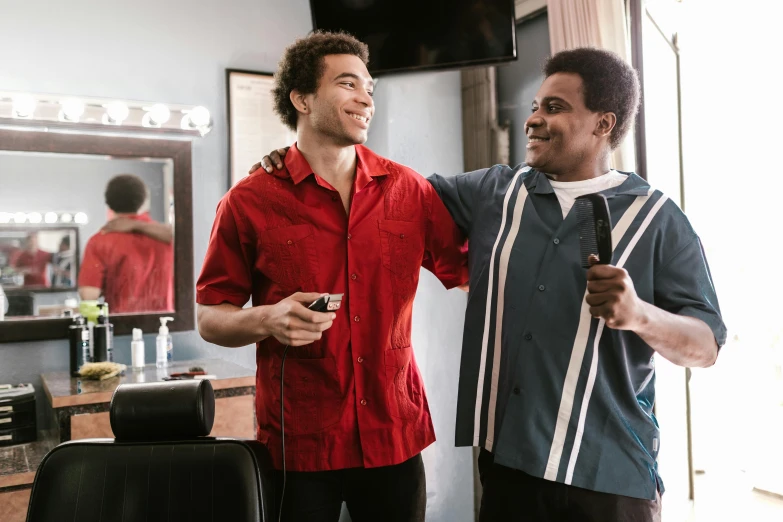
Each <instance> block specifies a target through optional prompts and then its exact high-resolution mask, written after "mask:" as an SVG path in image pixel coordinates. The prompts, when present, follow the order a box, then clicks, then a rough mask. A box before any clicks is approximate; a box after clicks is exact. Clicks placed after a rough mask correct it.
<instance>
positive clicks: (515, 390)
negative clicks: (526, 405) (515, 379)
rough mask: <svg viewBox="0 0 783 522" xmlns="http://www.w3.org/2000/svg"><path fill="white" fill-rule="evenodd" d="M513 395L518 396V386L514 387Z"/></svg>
mask: <svg viewBox="0 0 783 522" xmlns="http://www.w3.org/2000/svg"><path fill="white" fill-rule="evenodd" d="M514 395H519V386H516V387H514Z"/></svg>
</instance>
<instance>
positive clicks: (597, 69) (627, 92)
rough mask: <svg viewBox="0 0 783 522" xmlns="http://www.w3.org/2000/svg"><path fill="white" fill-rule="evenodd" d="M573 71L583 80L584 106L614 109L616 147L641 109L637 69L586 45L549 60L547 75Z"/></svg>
mask: <svg viewBox="0 0 783 522" xmlns="http://www.w3.org/2000/svg"><path fill="white" fill-rule="evenodd" d="M557 73H574V74H578V75H579V76H580V77H581V78H582V82H583V83H584V98H585V106H587V108H588V109H589V110H591V111H593V112H613V113H614V114H615V116H616V117H617V123H616V124H615V126H614V129H612V134H611V136H610V137H609V143H610V145H611V147H612V148H613V149H614V148H616V147H617V146H618V145H619V144H620V142H621V141H623V138H624V137H625V135H626V134H628V131H629V130H630V129H631V126H633V122H634V118H635V117H636V113H637V112H638V110H639V98H640V87H639V77H638V76H637V74H636V70H634V69H633V67H631V66H630V65H628V64H627V63H626V62H625V60H623V59H622V58H620V57H619V56H618V55H617V54H615V53H613V52H611V51H606V50H604V49H595V48H591V47H583V48H579V49H571V50H567V51H561V52H559V53H557V54H555V55H554V56H552V57H551V58H549V60H547V61H546V63H545V64H544V75H545V76H546V77H547V78H548V77H550V76H552V75H553V74H557Z"/></svg>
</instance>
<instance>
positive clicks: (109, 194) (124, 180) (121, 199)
mask: <svg viewBox="0 0 783 522" xmlns="http://www.w3.org/2000/svg"><path fill="white" fill-rule="evenodd" d="M103 196H104V198H105V199H106V205H108V207H109V208H110V209H112V210H113V211H114V212H117V213H118V214H135V213H136V212H138V211H139V209H140V208H141V206H142V205H144V202H145V201H146V200H147V185H145V184H144V181H143V180H142V179H141V178H140V177H138V176H136V175H135V174H120V175H118V176H114V177H113V178H112V179H111V180H109V183H108V184H107V185H106V192H105V193H104V195H103Z"/></svg>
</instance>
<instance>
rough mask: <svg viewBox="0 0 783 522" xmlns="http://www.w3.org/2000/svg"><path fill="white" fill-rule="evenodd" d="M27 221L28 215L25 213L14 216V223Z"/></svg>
mask: <svg viewBox="0 0 783 522" xmlns="http://www.w3.org/2000/svg"><path fill="white" fill-rule="evenodd" d="M26 219H27V214H25V213H24V212H16V213H15V214H14V223H24V222H25V220H26Z"/></svg>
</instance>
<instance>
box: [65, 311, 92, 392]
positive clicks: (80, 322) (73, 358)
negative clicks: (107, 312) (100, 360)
mask: <svg viewBox="0 0 783 522" xmlns="http://www.w3.org/2000/svg"><path fill="white" fill-rule="evenodd" d="M68 345H69V346H68V347H69V352H70V363H71V364H70V368H71V376H73V377H77V376H78V375H79V368H81V367H82V365H84V363H86V362H90V330H89V328H87V325H86V324H84V317H82V316H80V315H77V316H75V317H74V318H73V321H72V322H71V325H70V326H68ZM85 346H86V348H87V349H86V354H85Z"/></svg>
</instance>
